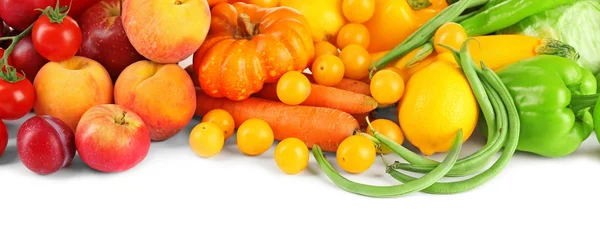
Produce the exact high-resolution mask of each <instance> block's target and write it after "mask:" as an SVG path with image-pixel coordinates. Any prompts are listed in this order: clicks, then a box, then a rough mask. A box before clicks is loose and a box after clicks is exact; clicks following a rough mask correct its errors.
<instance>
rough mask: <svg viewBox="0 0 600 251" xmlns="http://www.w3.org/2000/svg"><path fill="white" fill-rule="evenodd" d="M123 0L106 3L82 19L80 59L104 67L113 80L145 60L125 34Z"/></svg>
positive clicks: (101, 2) (86, 12)
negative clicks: (94, 61) (126, 69)
mask: <svg viewBox="0 0 600 251" xmlns="http://www.w3.org/2000/svg"><path fill="white" fill-rule="evenodd" d="M119 1H120V0H102V1H100V2H98V3H96V4H94V5H92V6H91V7H90V8H89V9H87V10H86V11H85V12H84V13H83V14H82V15H81V18H80V19H79V25H80V27H81V32H82V34H83V43H82V45H81V50H80V51H79V55H80V56H84V57H87V58H91V59H94V60H96V61H98V62H99V63H100V64H102V65H103V66H104V67H105V68H106V70H107V71H108V73H109V74H110V76H111V77H112V78H113V80H116V79H117V78H118V77H119V74H121V72H122V71H123V69H125V67H127V66H129V65H131V64H133V63H135V62H137V61H140V60H143V59H145V58H144V57H143V56H142V55H140V54H139V53H138V52H137V51H136V50H135V48H134V47H133V45H132V44H131V42H129V38H127V34H125V29H124V28H123V23H122V21H121V16H120V15H121V5H120V2H119Z"/></svg>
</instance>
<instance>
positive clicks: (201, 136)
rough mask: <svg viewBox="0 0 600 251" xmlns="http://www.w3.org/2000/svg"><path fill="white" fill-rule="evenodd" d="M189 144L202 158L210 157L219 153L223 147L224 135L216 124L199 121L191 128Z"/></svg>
mask: <svg viewBox="0 0 600 251" xmlns="http://www.w3.org/2000/svg"><path fill="white" fill-rule="evenodd" d="M189 144H190V147H191V148H192V151H193V152H194V153H195V154H197V155H198V156H200V157H203V158H210V157H213V156H215V155H217V154H219V153H220V152H221V150H222V149H223V145H224V144H225V135H224V134H223V130H221V128H219V126H217V125H216V124H214V123H211V122H201V123H200V124H198V125H196V126H194V128H193V129H192V132H191V133H190V137H189Z"/></svg>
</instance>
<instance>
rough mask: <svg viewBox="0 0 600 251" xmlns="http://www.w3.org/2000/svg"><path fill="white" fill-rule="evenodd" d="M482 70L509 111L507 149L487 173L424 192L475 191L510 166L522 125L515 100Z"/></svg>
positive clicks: (396, 174)
mask: <svg viewBox="0 0 600 251" xmlns="http://www.w3.org/2000/svg"><path fill="white" fill-rule="evenodd" d="M468 42H469V41H466V42H465V43H464V44H463V46H462V48H461V56H465V54H466V53H465V52H466V51H467V50H468ZM482 68H483V76H484V77H485V79H486V80H487V81H485V84H488V85H489V86H490V87H491V88H490V90H491V91H493V92H496V93H497V94H498V95H499V96H500V98H501V99H502V102H503V103H504V109H506V110H507V114H508V123H509V125H508V139H507V141H506V145H505V148H504V149H503V151H502V154H501V155H500V158H499V159H498V160H497V161H496V162H495V163H494V164H493V165H492V166H491V167H490V168H489V169H487V170H486V171H484V172H482V173H480V174H478V175H476V176H474V177H472V178H470V179H466V180H462V181H456V182H446V183H439V182H436V183H434V184H432V185H431V186H429V187H427V188H425V189H423V190H422V191H423V192H426V193H433V194H454V193H461V192H465V191H468V190H471V189H474V188H476V187H478V186H480V185H482V184H484V183H486V182H487V181H489V180H491V179H493V178H494V177H496V175H498V174H499V173H500V172H501V171H502V170H503V169H504V167H505V166H506V164H508V162H509V161H510V159H511V158H512V156H513V155H514V153H515V151H516V149H517V145H518V143H519V133H520V126H521V123H520V120H519V114H518V112H517V107H516V105H515V103H514V100H513V99H512V97H511V95H510V93H509V91H508V89H507V88H506V86H504V84H503V83H502V81H501V80H500V78H499V77H498V76H497V75H496V73H495V72H494V71H492V70H491V69H490V68H488V67H487V66H486V65H485V64H484V63H482ZM390 175H391V176H392V177H394V178H395V179H397V180H399V181H401V182H411V181H412V180H414V179H415V178H414V177H411V176H409V175H406V174H403V173H401V172H398V171H395V170H392V171H391V172H390Z"/></svg>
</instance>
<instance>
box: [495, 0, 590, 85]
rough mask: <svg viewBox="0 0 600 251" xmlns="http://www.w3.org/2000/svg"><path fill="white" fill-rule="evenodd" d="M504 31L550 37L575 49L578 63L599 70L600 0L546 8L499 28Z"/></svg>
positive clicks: (501, 31)
mask: <svg viewBox="0 0 600 251" xmlns="http://www.w3.org/2000/svg"><path fill="white" fill-rule="evenodd" d="M498 33H504V34H524V35H529V36H534V37H537V38H540V39H541V38H552V39H556V40H560V41H562V42H564V43H566V44H569V45H571V46H573V47H574V48H575V50H577V52H579V54H580V55H581V58H580V59H579V61H578V62H579V64H580V65H581V66H582V67H585V68H587V69H588V70H590V71H592V72H593V73H594V74H598V73H600V0H581V1H577V2H575V3H573V4H567V5H562V6H560V7H557V8H554V9H551V10H547V11H544V12H541V13H538V14H535V15H533V16H530V17H528V18H526V19H524V20H522V21H520V22H519V23H517V24H515V25H513V26H511V27H508V28H506V29H503V30H500V31H499V32H498Z"/></svg>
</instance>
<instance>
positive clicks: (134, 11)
mask: <svg viewBox="0 0 600 251" xmlns="http://www.w3.org/2000/svg"><path fill="white" fill-rule="evenodd" d="M122 20H123V27H124V28H125V33H126V34H127V37H128V38H129V41H130V42H131V44H132V45H133V47H134V48H135V49H136V50H137V51H138V52H139V53H140V54H141V55H142V56H144V57H146V58H147V59H149V60H152V61H154V62H157V63H163V64H167V63H178V62H180V61H183V60H184V59H186V58H188V57H189V56H191V55H192V54H194V52H196V51H197V50H198V48H200V45H202V43H203V42H204V39H206V35H207V34H208V30H209V28H210V20H211V14H210V7H209V6H208V3H207V1H206V0H170V1H169V0H166V1H165V0H127V1H125V2H123V9H122Z"/></svg>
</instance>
